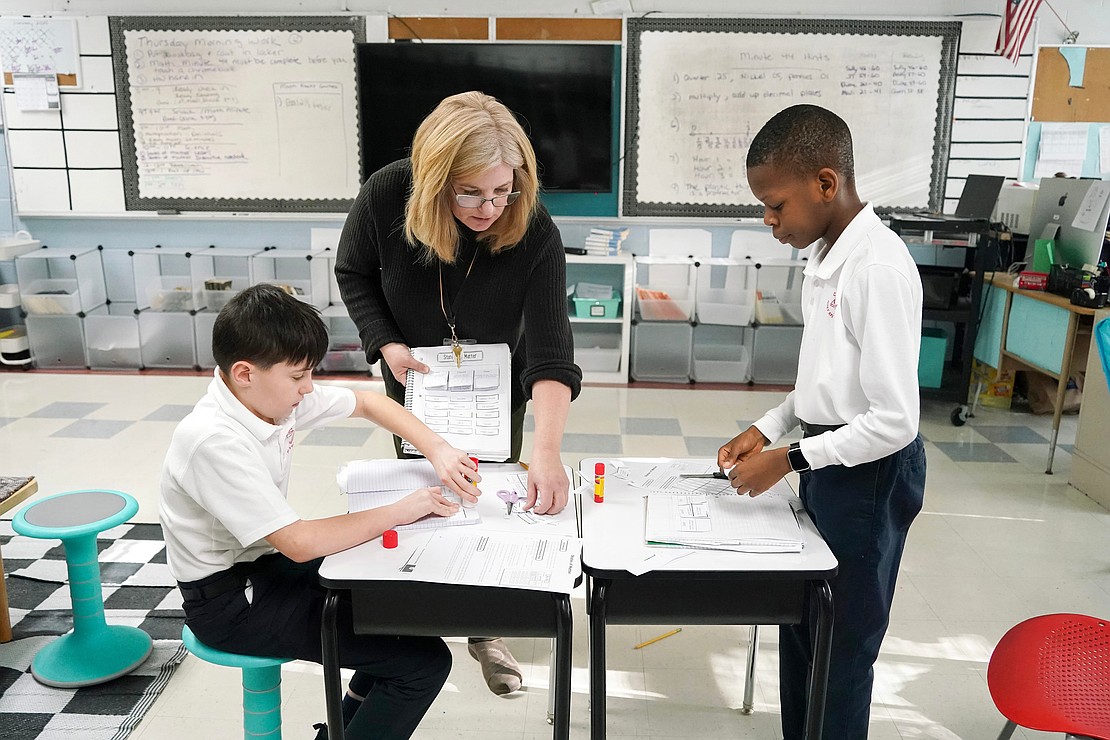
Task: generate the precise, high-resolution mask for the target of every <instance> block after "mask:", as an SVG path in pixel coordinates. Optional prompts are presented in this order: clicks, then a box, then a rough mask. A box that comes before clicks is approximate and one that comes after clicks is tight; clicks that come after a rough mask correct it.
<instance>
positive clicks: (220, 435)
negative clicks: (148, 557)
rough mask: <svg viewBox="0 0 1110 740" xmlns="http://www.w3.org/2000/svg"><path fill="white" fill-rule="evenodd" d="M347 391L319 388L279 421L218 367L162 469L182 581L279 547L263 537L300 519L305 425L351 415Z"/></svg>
mask: <svg viewBox="0 0 1110 740" xmlns="http://www.w3.org/2000/svg"><path fill="white" fill-rule="evenodd" d="M354 410H355V395H354V392H352V391H351V390H350V389H348V388H338V387H334V386H320V385H317V386H314V390H313V392H312V393H309V394H308V395H306V396H304V398H303V399H302V401H301V402H300V404H299V405H298V406H297V407H296V408H295V409H294V410H293V413H292V414H290V415H289V416H288V417H287V418H285V419H282V420H281V421H280V422H279V423H278V424H277V425H274V424H270V423H268V422H265V421H263V420H262V419H260V418H258V417H257V416H255V415H254V414H253V413H251V412H250V410H248V409H247V407H246V406H244V405H243V404H242V403H241V402H240V401H239V399H237V398H236V397H235V396H234V394H232V392H231V391H230V390H229V389H228V387H227V385H225V384H224V381H223V379H222V378H221V377H220V372H219V370H216V372H215V377H214V378H213V379H212V382H211V383H210V384H209V386H208V392H207V394H205V396H204V398H202V399H201V400H200V401H199V402H198V403H197V405H196V407H194V408H193V410H192V411H191V412H190V413H189V415H188V416H186V417H185V418H184V419H182V421H181V423H180V424H179V425H178V426H177V429H176V430H175V431H174V434H173V439H172V440H171V442H170V448H169V450H168V451H167V452H166V461H165V463H164V464H163V467H162V482H161V497H160V500H159V506H158V517H159V519H160V520H161V522H162V532H163V536H164V537H165V538H166V560H167V562H168V564H169V567H170V572H171V573H173V576H174V578H176V579H177V580H178V581H196V580H199V579H201V578H204V577H205V576H209V575H212V574H213V573H218V572H219V571H222V570H226V569H228V568H230V567H231V566H232V565H233V564H235V563H237V562H240V561H250V560H255V559H257V558H259V557H261V556H262V555H266V554H268V553H272V552H276V550H275V549H274V548H273V547H271V546H270V544H269V543H267V542H266V540H265V539H264V538H265V537H267V536H268V535H270V534H272V533H274V532H276V531H277V530H279V529H281V528H282V527H285V526H287V525H289V524H292V523H293V522H296V521H298V520H299V519H300V516H298V515H297V513H296V512H295V511H294V510H293V508H292V507H291V506H290V505H289V502H288V501H287V500H286V491H287V486H288V481H289V468H290V460H291V458H292V453H293V438H294V435H295V433H296V431H297V430H298V429H300V430H304V429H312V428H313V427H318V426H324V425H325V424H328V423H330V422H332V421H334V420H336V419H345V418H347V417H348V416H350V415H351V413H352V412H353V411H354Z"/></svg>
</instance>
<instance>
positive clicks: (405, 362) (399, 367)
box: [381, 342, 430, 384]
mask: <svg viewBox="0 0 1110 740" xmlns="http://www.w3.org/2000/svg"><path fill="white" fill-rule="evenodd" d="M381 353H382V359H383V360H385V364H386V365H389V371H390V372H391V373H393V377H394V378H396V379H397V382H398V383H401V384H404V383H405V382H406V381H408V371H409V368H412V369H413V370H415V371H416V372H418V373H426V372H428V370H429V369H430V368H429V367H428V366H427V365H425V364H424V363H423V362H421V361H420V360H418V359H416V358H415V357H413V356H412V350H410V349H409V346H408V345H407V344H404V343H402V342H390V343H389V344H386V345H383V346H382V349H381Z"/></svg>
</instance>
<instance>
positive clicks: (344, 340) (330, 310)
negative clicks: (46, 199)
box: [320, 304, 370, 373]
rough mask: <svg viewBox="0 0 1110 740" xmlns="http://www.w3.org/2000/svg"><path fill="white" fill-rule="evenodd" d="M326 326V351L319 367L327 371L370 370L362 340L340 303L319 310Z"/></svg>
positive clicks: (356, 371)
mask: <svg viewBox="0 0 1110 740" xmlns="http://www.w3.org/2000/svg"><path fill="white" fill-rule="evenodd" d="M320 317H321V318H322V319H323V320H324V325H325V326H327V328H328V351H327V354H325V355H324V358H323V359H322V360H321V361H320V369H321V370H323V371H324V372H329V373H364V372H367V371H369V370H370V363H368V362H367V361H366V353H365V352H364V351H363V350H362V340H361V339H359V337H358V329H357V328H356V327H355V322H354V320H352V319H351V317H350V316H348V315H347V309H346V307H345V306H343V305H342V304H340V305H338V306H328V307H327V308H325V309H324V310H323V311H321V312H320Z"/></svg>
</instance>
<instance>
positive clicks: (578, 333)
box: [571, 322, 622, 373]
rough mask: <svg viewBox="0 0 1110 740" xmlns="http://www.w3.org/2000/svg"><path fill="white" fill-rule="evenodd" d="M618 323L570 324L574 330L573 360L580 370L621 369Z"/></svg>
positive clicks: (613, 370)
mask: <svg viewBox="0 0 1110 740" xmlns="http://www.w3.org/2000/svg"><path fill="white" fill-rule="evenodd" d="M621 330H622V327H621V326H620V325H619V324H589V323H584V322H575V323H573V324H571V331H573V332H574V362H575V364H577V365H578V367H580V368H582V372H584V373H591V372H599V373H616V372H620V370H621Z"/></svg>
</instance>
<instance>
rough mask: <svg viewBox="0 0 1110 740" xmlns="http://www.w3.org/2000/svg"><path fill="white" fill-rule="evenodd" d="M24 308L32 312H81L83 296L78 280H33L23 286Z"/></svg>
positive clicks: (68, 313)
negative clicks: (80, 292) (79, 290)
mask: <svg viewBox="0 0 1110 740" xmlns="http://www.w3.org/2000/svg"><path fill="white" fill-rule="evenodd" d="M22 291H23V297H22V299H21V300H22V301H23V308H24V309H25V310H26V311H27V313H29V314H31V313H33V314H67V315H71V316H72V315H76V314H78V313H80V312H81V296H79V295H78V294H77V281H76V280H72V279H69V278H45V279H42V280H32V281H30V282H29V283H26V284H25V285H24V286H23V288H22Z"/></svg>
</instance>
